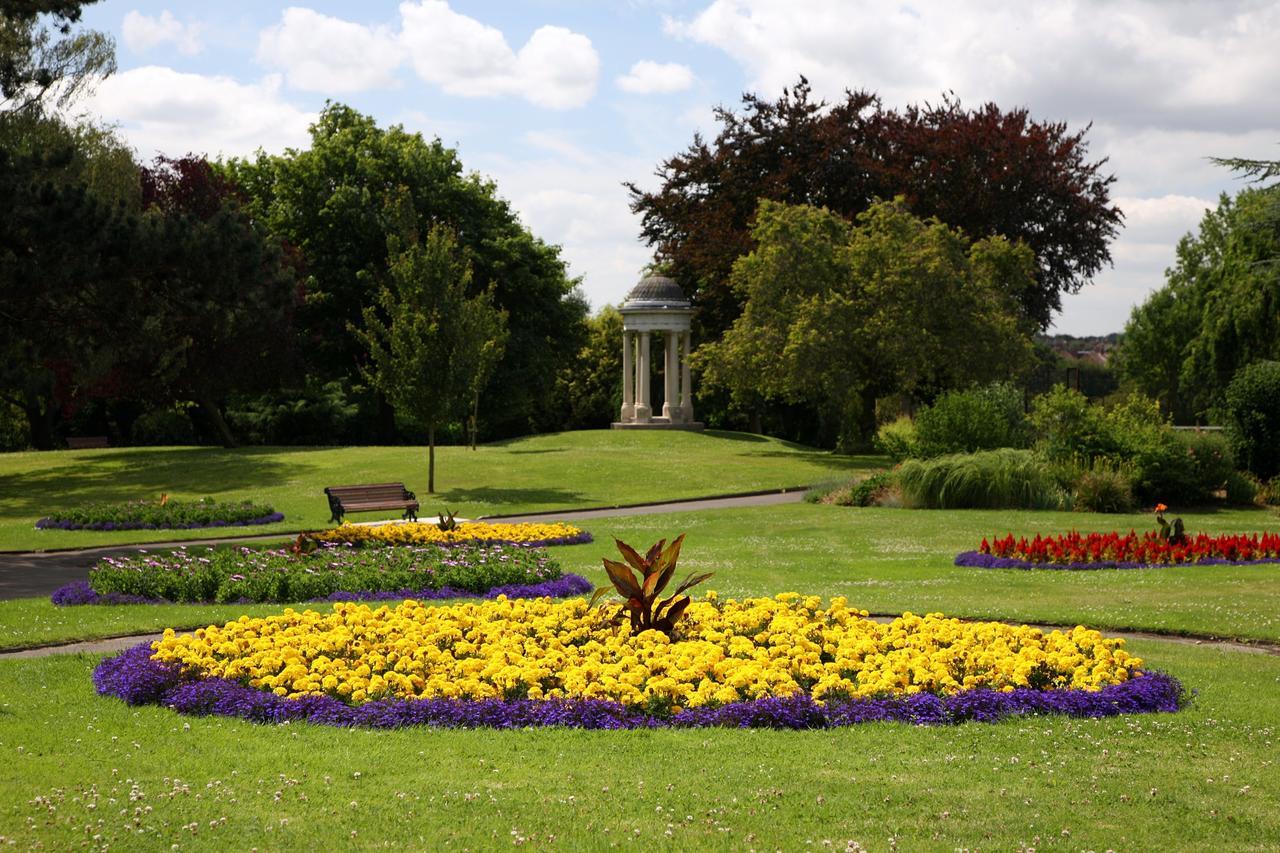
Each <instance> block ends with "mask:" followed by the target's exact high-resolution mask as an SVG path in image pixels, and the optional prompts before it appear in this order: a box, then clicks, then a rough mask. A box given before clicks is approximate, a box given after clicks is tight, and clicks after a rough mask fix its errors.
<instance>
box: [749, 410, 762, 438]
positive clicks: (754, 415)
mask: <svg viewBox="0 0 1280 853" xmlns="http://www.w3.org/2000/svg"><path fill="white" fill-rule="evenodd" d="M757 405H759V404H757ZM748 429H749V430H750V431H751V432H753V433H755V434H756V435H760V434H762V433H763V432H764V426H763V424H761V423H760V409H758V408H755V409H752V410H751V425H750V426H749V427H748Z"/></svg>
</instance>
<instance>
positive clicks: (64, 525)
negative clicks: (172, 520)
mask: <svg viewBox="0 0 1280 853" xmlns="http://www.w3.org/2000/svg"><path fill="white" fill-rule="evenodd" d="M277 521H284V513H282V512H273V513H270V514H268V515H264V516H260V517H258V518H246V519H243V520H241V521H224V520H222V519H218V520H217V521H211V522H209V523H208V524H197V523H195V522H192V523H191V524H151V523H147V522H142V521H91V522H89V523H88V524H76V523H75V522H73V521H68V520H67V519H61V520H57V519H53V518H42V519H40V520H39V521H37V522H36V529H37V530H204V529H207V528H210V527H248V526H250V525H253V524H275V523H276V522H277Z"/></svg>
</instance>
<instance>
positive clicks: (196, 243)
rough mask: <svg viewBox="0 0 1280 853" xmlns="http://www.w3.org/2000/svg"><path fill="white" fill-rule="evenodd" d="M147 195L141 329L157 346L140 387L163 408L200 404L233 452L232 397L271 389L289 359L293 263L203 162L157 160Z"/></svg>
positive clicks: (146, 353) (146, 350)
mask: <svg viewBox="0 0 1280 853" xmlns="http://www.w3.org/2000/svg"><path fill="white" fill-rule="evenodd" d="M142 197H143V205H144V208H145V210H146V212H147V223H148V225H149V226H150V232H149V236H150V239H151V245H152V247H153V248H152V251H151V253H150V255H149V256H148V257H147V258H146V259H145V262H146V264H147V269H146V274H147V275H148V282H149V285H150V286H149V293H148V294H147V299H146V300H145V302H143V303H141V306H140V307H142V309H143V310H141V311H139V312H138V316H137V318H136V321H135V324H134V325H135V327H136V331H135V333H134V334H135V335H136V337H137V338H139V339H140V340H141V341H144V342H146V343H147V344H150V345H151V346H150V347H146V346H144V347H143V348H142V349H141V350H140V354H142V355H143V357H144V365H145V367H143V368H142V369H140V370H139V369H138V368H137V367H136V366H135V371H136V372H137V373H142V374H143V378H141V379H140V381H139V385H140V386H141V387H142V388H144V389H145V390H146V391H147V392H149V393H150V394H151V395H152V396H157V395H159V396H161V397H162V399H164V400H165V401H166V402H167V401H170V400H177V401H188V400H189V401H193V402H195V403H197V404H198V405H199V406H200V408H201V410H202V411H203V412H204V414H205V416H206V417H207V419H208V421H209V423H210V424H211V425H212V426H213V428H214V430H215V432H216V433H217V435H218V437H219V438H220V439H221V441H222V442H223V443H224V444H226V445H227V446H232V445H234V444H235V443H236V439H235V436H234V435H233V434H232V432H231V429H230V428H229V426H228V425H227V423H226V420H225V419H224V417H223V407H224V405H225V403H226V400H227V398H228V397H229V396H230V395H231V394H232V393H233V392H251V391H256V390H264V389H267V388H270V387H273V386H274V385H275V384H276V383H278V382H279V380H280V378H281V377H282V376H283V375H284V374H285V373H286V367H287V365H288V360H289V359H290V358H292V355H293V353H292V350H291V347H290V329H291V325H292V319H293V313H294V309H295V302H296V300H297V296H298V282H297V276H296V271H295V268H294V265H293V263H292V260H291V258H290V256H289V255H288V254H287V252H286V250H285V247H282V246H281V245H280V242H279V240H278V239H277V238H276V237H274V236H273V235H271V234H269V233H268V232H267V231H266V229H265V227H264V226H263V225H262V224H261V223H258V222H255V221H254V220H253V219H252V218H251V217H250V216H249V215H248V213H247V211H246V210H245V209H244V208H243V207H242V205H241V202H240V193H239V190H238V189H237V188H236V186H235V185H234V184H233V183H232V182H231V181H230V180H229V179H228V178H227V177H226V176H225V175H223V174H221V173H219V172H218V171H216V170H215V169H214V168H213V167H212V166H211V165H210V164H209V163H208V162H207V161H206V160H204V159H203V158H200V157H195V156H187V157H183V158H180V159H169V158H164V157H161V158H158V159H157V160H156V161H155V163H154V164H153V165H152V166H150V167H148V168H145V169H143V170H142Z"/></svg>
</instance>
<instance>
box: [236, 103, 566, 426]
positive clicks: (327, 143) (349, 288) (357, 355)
mask: <svg viewBox="0 0 1280 853" xmlns="http://www.w3.org/2000/svg"><path fill="white" fill-rule="evenodd" d="M226 168H227V170H228V173H229V174H230V175H231V176H232V177H233V178H234V179H235V181H236V183H237V184H239V185H240V186H242V187H244V189H245V192H246V194H247V195H248V197H249V199H250V202H249V203H250V206H251V208H252V210H253V213H254V215H255V216H256V217H257V218H260V219H261V220H262V221H264V222H266V223H267V224H268V226H269V227H270V228H271V230H272V231H274V232H275V233H276V234H277V235H279V236H280V237H282V238H284V239H285V240H287V241H288V242H289V243H291V244H292V245H295V246H297V247H298V248H299V250H300V251H301V253H302V257H303V260H304V262H305V267H306V270H307V280H306V300H305V302H304V304H303V305H302V306H301V308H300V310H299V313H298V332H299V334H300V336H301V338H302V347H301V349H302V350H303V351H304V352H305V353H306V354H307V357H308V359H309V364H308V367H309V372H310V373H312V374H313V375H320V376H322V377H324V378H325V379H326V380H328V379H334V378H340V377H349V378H353V379H354V378H357V377H358V375H359V372H358V365H359V363H360V361H361V360H362V358H363V353H364V350H363V348H362V347H361V345H360V342H359V340H358V339H357V338H356V337H355V336H354V335H353V333H351V332H349V331H348V329H351V328H357V329H358V328H359V326H360V324H361V322H362V319H363V316H364V308H365V307H367V306H369V305H371V304H373V303H374V301H375V299H376V296H377V282H379V281H382V280H383V279H384V278H385V277H386V275H387V270H388V268H389V264H390V260H391V259H390V257H389V255H388V245H389V239H388V238H390V237H397V238H398V236H399V235H400V234H402V233H404V232H405V231H406V230H414V231H417V232H418V233H426V232H427V231H428V230H429V229H430V228H431V227H432V226H434V225H437V224H438V225H444V226H447V227H448V228H449V229H451V230H452V231H453V232H454V233H455V234H456V235H457V240H458V242H459V244H460V246H461V247H462V248H463V249H464V250H465V252H466V253H467V257H468V258H469V259H470V261H471V263H472V266H473V269H474V279H473V282H472V285H471V287H472V291H473V294H472V295H477V294H479V293H480V292H482V291H483V290H484V289H486V288H488V287H490V286H492V287H493V299H494V302H495V304H496V305H497V306H498V307H500V308H502V309H503V310H505V311H507V312H509V313H510V314H511V315H512V316H517V317H519V318H520V322H519V323H518V324H515V325H514V326H513V327H512V328H511V330H510V336H509V338H508V340H507V343H506V346H505V349H504V354H503V357H502V360H501V362H500V363H499V365H498V367H497V368H496V370H495V372H494V378H493V380H492V381H491V382H490V388H489V393H487V394H486V395H484V398H483V400H482V408H483V409H484V411H482V412H481V413H480V414H481V420H482V422H483V423H484V424H485V425H486V427H487V429H489V430H490V431H491V432H493V433H497V434H504V435H511V434H516V433H521V432H528V431H529V430H530V429H532V428H534V427H536V426H538V425H540V424H542V423H545V422H547V421H548V420H551V419H553V418H554V417H555V416H556V415H555V413H554V412H552V411H550V410H549V409H550V407H549V402H550V398H551V392H552V388H553V386H554V382H555V374H556V370H557V369H558V368H559V366H560V365H562V364H563V363H564V362H565V361H567V360H568V359H569V358H571V357H572V354H573V353H574V352H576V351H577V349H578V347H579V346H580V345H581V338H582V334H583V320H584V317H585V315H586V304H585V302H584V301H583V300H582V298H581V297H580V296H579V295H577V294H576V291H575V290H574V287H575V284H576V282H575V281H574V280H572V279H570V278H568V276H567V275H566V272H565V266H564V262H563V261H562V260H561V259H560V257H559V249H558V248H557V247H554V246H549V245H547V244H546V243H543V242H542V241H541V240H539V239H537V238H536V237H534V236H533V235H532V234H530V233H529V231H528V230H527V229H526V228H525V227H524V226H523V225H521V224H520V222H519V220H518V218H517V217H516V215H515V213H514V212H513V211H512V210H511V208H510V205H508V204H507V202H506V201H504V200H502V199H501V198H499V197H498V195H497V191H496V188H495V187H494V185H493V184H492V183H491V182H489V181H486V180H484V179H482V178H481V177H479V176H478V175H475V174H470V175H467V174H464V173H463V168H462V164H461V162H460V161H459V159H458V155H457V152H456V151H454V150H452V149H450V148H446V147H445V146H444V145H443V144H442V143H441V142H440V140H439V139H436V140H432V141H430V142H428V141H426V140H424V139H423V137H422V136H421V135H420V134H417V133H409V132H408V131H406V130H404V128H402V127H399V126H393V127H390V128H386V129H383V128H379V127H378V126H377V124H376V123H375V122H374V120H373V119H372V118H370V117H368V116H364V115H361V114H360V113H359V112H357V111H355V110H353V109H351V108H350V107H346V106H342V105H340V104H330V105H329V106H327V107H326V108H325V110H324V111H323V113H322V114H321V116H320V118H319V120H318V121H317V122H316V123H315V124H314V125H313V126H312V128H311V147H310V148H309V149H307V150H303V151H294V150H291V151H288V152H286V153H285V154H284V155H282V156H269V155H266V154H260V155H259V156H258V157H257V159H256V160H253V161H245V160H236V161H232V162H231V163H229V164H227V166H226ZM388 414H389V410H388ZM387 421H388V423H387V425H386V428H385V429H384V430H383V433H384V434H383V440H390V439H391V438H393V435H392V434H391V425H390V419H389V418H388V419H387Z"/></svg>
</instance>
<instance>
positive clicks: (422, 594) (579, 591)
mask: <svg viewBox="0 0 1280 853" xmlns="http://www.w3.org/2000/svg"><path fill="white" fill-rule="evenodd" d="M594 589H595V586H593V585H592V583H591V581H589V580H587V579H586V578H584V577H583V576H582V575H575V574H567V575H561V576H560V577H558V578H554V579H552V580H547V581H541V582H539V583H513V584H504V585H501V586H495V587H490V588H489V589H488V590H487V591H485V592H484V593H482V594H477V593H474V592H470V591H468V590H465V589H454V588H453V587H449V586H445V587H440V588H439V589H396V590H361V591H359V592H346V591H338V592H331V593H329V595H327V596H325V597H324V598H313V599H311V600H312V601H314V602H326V601H402V600H404V599H406V598H416V599H418V600H420V601H438V600H442V599H446V598H475V597H477V595H479V597H481V598H497V597H498V596H500V595H505V596H506V597H507V598H568V597H569V596H571V595H583V594H585V593H588V592H591V591H592V590H594ZM49 600H50V601H52V602H53V603H54V604H56V605H58V606H59V607H71V606H76V605H81V604H172V603H173V602H171V601H167V600H165V599H163V598H147V597H145V596H141V595H123V594H121V593H118V592H108V593H99V592H97V591H95V590H94V589H93V587H91V586H90V585H89V582H88V581H85V580H80V581H72V582H71V583H69V584H66V585H65V586H62V587H59V588H58V589H57V590H56V591H55V592H54V593H53V595H51V596H49ZM188 603H190V602H188ZM201 603H204V604H214V603H216V602H212V601H206V602H201ZM229 603H235V604H252V603H253V602H251V601H249V600H248V599H241V600H240V601H237V602H229ZM267 603H269V602H267Z"/></svg>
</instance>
